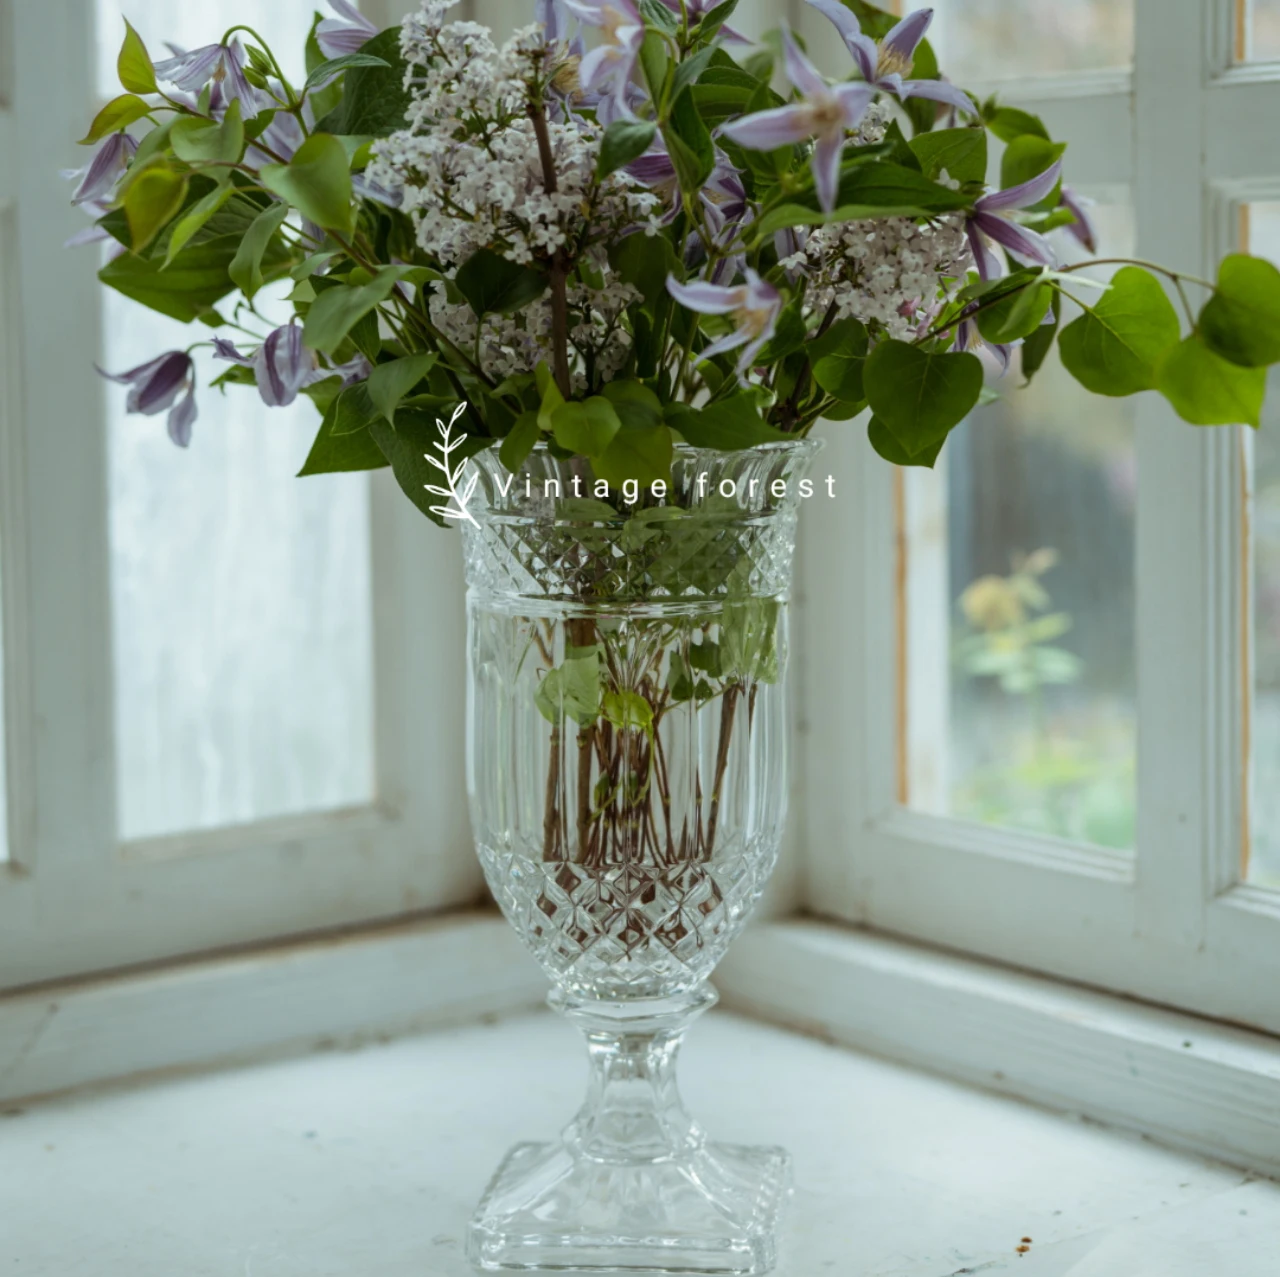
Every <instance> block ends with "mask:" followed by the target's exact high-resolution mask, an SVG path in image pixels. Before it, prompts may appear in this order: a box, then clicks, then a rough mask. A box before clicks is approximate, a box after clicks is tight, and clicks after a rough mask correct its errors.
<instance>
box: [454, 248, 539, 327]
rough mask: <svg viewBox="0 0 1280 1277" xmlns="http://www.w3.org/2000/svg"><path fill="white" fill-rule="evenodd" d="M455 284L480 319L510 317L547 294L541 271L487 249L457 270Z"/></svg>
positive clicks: (475, 254)
mask: <svg viewBox="0 0 1280 1277" xmlns="http://www.w3.org/2000/svg"><path fill="white" fill-rule="evenodd" d="M454 283H455V284H457V286H458V291H459V292H460V293H461V294H462V295H463V297H465V298H466V299H467V304H468V305H469V306H470V307H471V309H472V310H473V311H474V312H475V314H476V316H477V317H481V316H484V315H509V314H511V313H512V312H513V311H517V310H520V309H521V308H522V307H525V306H527V305H528V304H529V303H530V302H531V301H533V300H535V298H538V297H541V296H542V294H543V293H544V292H546V290H547V276H546V275H545V274H544V273H543V272H542V271H538V270H534V269H533V268H532V267H531V266H520V265H518V264H517V263H516V262H512V261H508V260H507V259H506V258H505V257H499V256H498V254H497V253H495V252H493V251H492V250H491V249H488V248H482V249H480V251H479V252H477V253H474V254H472V256H470V257H468V258H467V260H466V261H465V262H463V263H462V265H461V266H459V267H458V273H457V275H456V276H455V277H454Z"/></svg>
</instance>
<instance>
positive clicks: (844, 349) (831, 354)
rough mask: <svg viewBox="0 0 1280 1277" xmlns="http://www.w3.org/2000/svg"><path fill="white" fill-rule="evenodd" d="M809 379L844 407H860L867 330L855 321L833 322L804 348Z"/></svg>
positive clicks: (862, 393)
mask: <svg viewBox="0 0 1280 1277" xmlns="http://www.w3.org/2000/svg"><path fill="white" fill-rule="evenodd" d="M807 353H808V355H809V360H810V363H811V365H812V368H813V379H814V381H816V382H817V383H818V385H819V386H821V387H822V389H823V390H825V391H826V392H827V394H829V395H834V396H835V397H836V398H837V399H840V400H843V401H844V402H845V403H861V402H862V401H863V399H865V398H866V395H865V393H864V391H863V386H862V373H863V367H864V365H865V364H866V361H867V330H866V328H865V326H864V325H863V324H861V323H860V322H859V321H858V320H856V319H840V320H837V321H836V322H835V323H834V324H832V325H831V327H830V328H828V329H827V331H826V332H825V333H823V334H822V336H821V337H817V338H815V339H814V340H813V341H812V342H811V343H810V344H809V348H808V352H807Z"/></svg>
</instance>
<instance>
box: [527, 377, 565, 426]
mask: <svg viewBox="0 0 1280 1277" xmlns="http://www.w3.org/2000/svg"><path fill="white" fill-rule="evenodd" d="M533 374H534V379H535V384H536V385H537V388H538V393H539V395H540V396H541V398H540V400H539V402H538V428H539V429H540V430H545V431H546V432H547V433H548V434H550V433H551V415H552V413H554V412H555V410H556V409H557V408H559V407H560V405H561V404H562V403H564V396H563V395H562V394H561V393H560V387H559V386H557V385H556V382H555V378H554V377H553V376H552V375H551V369H550V368H548V367H547V364H546V360H542V361H541V362H539V364H538V366H537V367H536V368H535V369H534V370H533Z"/></svg>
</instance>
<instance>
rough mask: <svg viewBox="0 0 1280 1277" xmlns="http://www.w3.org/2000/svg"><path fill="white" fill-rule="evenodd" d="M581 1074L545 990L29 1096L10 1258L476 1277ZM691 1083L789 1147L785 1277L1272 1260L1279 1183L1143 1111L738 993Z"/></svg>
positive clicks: (258, 1274)
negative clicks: (477, 1013)
mask: <svg viewBox="0 0 1280 1277" xmlns="http://www.w3.org/2000/svg"><path fill="white" fill-rule="evenodd" d="M584 1076H585V1069H584V1057H583V1051H582V1045H581V1042H580V1040H579V1039H578V1036H577V1034H576V1033H575V1032H574V1031H573V1030H572V1029H570V1028H569V1027H568V1026H567V1025H565V1024H564V1023H563V1022H561V1021H559V1020H558V1019H556V1018H554V1017H552V1016H550V1015H549V1014H546V1013H535V1014H522V1015H518V1016H515V1017H513V1018H509V1019H504V1020H500V1021H498V1022H496V1023H491V1024H488V1025H473V1026H468V1027H463V1028H456V1029H451V1030H444V1031H437V1032H435V1033H432V1034H429V1035H426V1036H420V1037H414V1038H407V1039H403V1040H400V1041H398V1042H395V1043H391V1044H389V1045H382V1046H376V1047H372V1048H369V1049H366V1050H363V1051H359V1052H354V1053H351V1052H331V1053H325V1054H319V1055H313V1056H310V1057H307V1058H303V1059H295V1060H287V1061H273V1062H270V1063H263V1064H258V1065H255V1066H252V1067H247V1068H243V1069H240V1070H235V1071H223V1072H220V1073H213V1074H207V1075H204V1076H199V1077H182V1078H172V1079H168V1080H163V1081H156V1082H152V1083H151V1084H149V1085H147V1086H135V1087H132V1088H126V1089H118V1090H115V1091H113V1092H109V1093H106V1094H99V1095H85V1096H80V1097H69V1098H65V1099H61V1100H53V1101H49V1102H46V1103H44V1104H40V1105H34V1106H31V1107H29V1108H27V1109H26V1110H25V1111H23V1112H19V1113H14V1114H12V1115H9V1116H8V1117H7V1120H4V1121H2V1122H0V1131H2V1133H3V1140H4V1148H5V1154H4V1157H3V1159H0V1201H3V1202H4V1204H5V1210H4V1216H5V1222H4V1224H3V1225H0V1236H3V1245H2V1246H0V1250H2V1251H3V1253H4V1255H5V1259H6V1261H7V1262H8V1264H9V1265H10V1266H9V1267H8V1268H6V1270H5V1271H6V1272H9V1271H12V1272H13V1273H14V1274H15V1277H17V1275H18V1274H21V1275H22V1277H53V1275H54V1274H56V1275H57V1277H173V1274H176V1273H209V1274H211V1275H214V1274H216V1275H218V1277H224V1275H225V1277H246V1275H247V1277H368V1275H369V1274H377V1277H422V1274H431V1275H432V1277H463V1275H464V1274H468V1273H470V1272H471V1269H470V1268H469V1267H468V1266H467V1264H466V1261H465V1259H464V1257H463V1254H462V1252H461V1247H460V1239H461V1237H462V1235H463V1231H464V1229H465V1226H466V1221H467V1218H468V1215H469V1213H470V1211H471V1208H472V1207H473V1205H474V1203H475V1202H476V1201H477V1199H478V1198H479V1196H480V1193H481V1190H482V1189H483V1187H484V1185H485V1182H486V1180H487V1178H488V1176H489V1174H490V1172H491V1171H492V1170H493V1169H494V1167H495V1166H496V1164H497V1162H498V1160H499V1158H500V1157H501V1156H502V1154H503V1153H504V1152H505V1150H506V1148H507V1146H508V1145H509V1144H511V1143H513V1142H514V1141H516V1140H518V1139H523V1138H526V1137H537V1138H544V1137H547V1136H550V1135H552V1134H553V1132H555V1131H556V1130H557V1129H558V1128H559V1126H560V1125H562V1124H563V1123H564V1122H565V1121H566V1120H567V1119H568V1117H569V1116H571V1114H572V1112H573V1110H574V1108H575V1107H576V1105H577V1103H578V1102H579V1101H580V1099H581V1094H582V1086H583V1081H584ZM682 1082H683V1088H684V1091H685V1095H686V1098H687V1100H688V1101H689V1104H690V1106H691V1107H692V1109H693V1111H694V1112H695V1113H696V1114H698V1116H699V1117H700V1118H701V1119H702V1120H703V1122H704V1124H705V1125H707V1126H708V1127H709V1129H710V1130H711V1131H712V1132H713V1134H715V1135H716V1136H719V1137H723V1138H727V1139H735V1140H748V1141H760V1142H770V1143H781V1144H785V1145H786V1146H787V1147H789V1148H790V1149H791V1151H792V1153H793V1155H794V1157H795V1163H796V1194H795V1197H794V1199H793V1201H792V1202H791V1203H790V1206H789V1208H788V1211H787V1214H786V1217H785V1233H784V1242H783V1251H782V1260H781V1263H780V1265H779V1268H778V1270H777V1271H778V1274H779V1277H815V1275H816V1274H821V1273H824V1272H830V1273H833V1274H840V1277H855V1275H856V1277H943V1274H955V1273H957V1272H959V1271H964V1272H976V1271H982V1272H984V1273H986V1272H990V1273H992V1274H995V1273H1000V1272H1017V1273H1018V1274H1019V1277H1066V1275H1067V1274H1068V1273H1069V1274H1071V1277H1116V1274H1121V1273H1122V1274H1124V1275H1125V1277H1154V1275H1156V1274H1158V1275H1159V1277H1191V1275H1192V1274H1194V1277H1203V1274H1205V1273H1207V1272H1213V1273H1228V1272H1229V1273H1231V1274H1232V1277H1262V1275H1263V1274H1264V1273H1267V1272H1270V1271H1271V1269H1270V1268H1269V1267H1268V1265H1270V1264H1272V1263H1273V1261H1274V1255H1275V1247H1276V1240H1277V1237H1280V1188H1277V1187H1276V1186H1275V1185H1272V1184H1269V1183H1249V1182H1248V1177H1247V1176H1246V1175H1244V1174H1243V1173H1242V1172H1239V1171H1236V1170H1231V1169H1229V1168H1226V1167H1223V1166H1221V1165H1217V1164H1214V1163H1211V1162H1207V1161H1204V1160H1202V1159H1200V1158H1197V1157H1193V1156H1189V1155H1185V1154H1178V1153H1174V1152H1170V1151H1167V1150H1165V1149H1161V1148H1157V1147H1155V1146H1153V1145H1151V1144H1148V1143H1146V1142H1144V1141H1142V1140H1140V1139H1137V1138H1135V1137H1132V1136H1128V1135H1124V1134H1120V1133H1117V1132H1113V1131H1108V1130H1104V1129H1101V1128H1099V1127H1097V1126H1094V1125H1092V1124H1089V1123H1082V1122H1079V1121H1072V1120H1070V1119H1067V1118H1064V1117H1059V1116H1056V1115H1054V1114H1051V1113H1047V1112H1045V1111H1043V1110H1040V1109H1037V1108H1034V1107H1031V1106H1029V1105H1026V1104H1021V1103H1018V1102H1015V1101H1012V1100H1009V1099H1006V1098H1002V1097H999V1096H994V1095H991V1094H989V1093H983V1092H980V1091H975V1090H971V1089H968V1088H966V1087H964V1086H962V1085H960V1084H958V1083H954V1082H948V1081H945V1080H942V1079H939V1078H935V1077H930V1076H928V1075H926V1074H923V1073H919V1072H916V1071H914V1070H912V1069H909V1068H905V1067H903V1066H899V1065H893V1064H889V1063H885V1062H882V1061H879V1060H876V1059H872V1058H870V1057H867V1056H862V1055H859V1054H856V1053H854V1052H851V1051H846V1050H841V1049H836V1048H832V1047H830V1046H827V1045H824V1044H822V1043H820V1042H817V1041H814V1040H813V1039H811V1038H806V1037H800V1036H797V1035H793V1034H790V1033H787V1032H785V1031H783V1030H781V1029H777V1028H772V1027H769V1026H766V1025H762V1024H758V1023H752V1022H750V1021H747V1020H743V1019H740V1018H737V1017H735V1016H733V1015H729V1014H725V1013H722V1012H715V1013H713V1014H712V1015H711V1016H710V1017H708V1019H707V1020H705V1021H703V1022H702V1023H701V1024H699V1025H698V1026H697V1027H696V1028H695V1029H694V1030H693V1032H692V1034H691V1036H690V1041H689V1045H688V1047H687V1049H686V1054H685V1058H684V1060H683V1062H682ZM1024 1237H1030V1238H1031V1239H1032V1241H1031V1243H1030V1249H1029V1251H1028V1252H1027V1253H1026V1254H1025V1255H1019V1254H1018V1253H1017V1249H1016V1248H1017V1247H1018V1246H1019V1245H1021V1244H1025V1243H1023V1242H1022V1239H1023V1238H1024Z"/></svg>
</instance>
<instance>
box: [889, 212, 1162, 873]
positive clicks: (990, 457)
mask: <svg viewBox="0 0 1280 1277" xmlns="http://www.w3.org/2000/svg"><path fill="white" fill-rule="evenodd" d="M1095 214H1096V216H1097V220H1098V222H1099V225H1100V229H1101V232H1102V237H1103V240H1104V243H1105V247H1106V248H1107V249H1108V250H1109V251H1110V250H1114V251H1116V252H1117V253H1127V252H1131V251H1132V248H1131V244H1132V238H1133V236H1132V215H1131V213H1130V211H1129V209H1128V208H1126V207H1120V206H1101V207H1099V208H1097V209H1096V210H1095ZM1065 251H1066V250H1065V249H1064V254H1065ZM1077 287H1078V286H1077ZM1069 318H1070V316H1069V315H1066V316H1064V319H1069ZM1017 358H1018V352H1016V351H1015V352H1014V364H1013V366H1012V367H1011V368H1010V370H1009V372H1008V374H1007V375H1006V376H1005V378H1004V379H1003V380H1000V381H994V382H992V383H991V384H992V388H993V389H995V390H997V392H998V393H999V394H1000V395H1001V396H1002V397H1001V399H1000V400H998V401H997V402H995V403H991V404H989V405H987V406H985V407H982V408H980V409H979V410H978V411H977V412H975V413H974V414H973V415H972V416H971V417H970V419H969V420H968V421H967V422H965V423H964V425H962V426H961V427H960V428H959V429H958V430H956V431H955V433H954V434H953V435H952V436H951V438H950V439H949V440H948V442H947V445H946V447H945V448H944V449H943V461H942V462H940V465H939V468H938V469H937V470H935V471H933V472H929V471H924V470H909V471H905V472H904V473H903V474H902V477H901V480H900V482H901V483H902V489H901V494H900V515H901V519H902V522H903V531H904V533H905V537H904V538H903V540H902V542H901V543H902V544H903V545H904V547H905V549H904V557H903V561H902V563H901V572H900V581H901V585H902V595H901V600H900V618H901V623H902V624H903V626H904V634H903V640H904V641H903V645H902V650H903V674H902V682H901V698H902V712H903V717H904V720H905V741H906V749H905V756H904V758H903V771H904V775H903V776H902V778H901V783H900V789H901V791H902V797H903V799H904V800H905V801H906V802H907V803H908V804H909V805H910V806H912V807H914V808H916V809H917V810H922V811H926V812H930V813H933V814H936V815H941V816H953V817H959V818H962V819H968V820H977V821H981V822H983V823H985V824H990V825H997V826H1001V827H1005V828H1012V829H1022V830H1029V831H1032V832H1035V833H1042V834H1047V835H1052V836H1055V837H1061V838H1069V839H1072V840H1073V841H1077V842H1086V843H1092V844H1097V845H1101V846H1105V847H1110V848H1114V849H1118V850H1129V849H1131V848H1132V846H1133V836H1134V823H1135V806H1136V789H1135V761H1136V741H1137V727H1136V705H1135V689H1136V673H1135V652H1134V633H1133V627H1134V586H1133V563H1134V513H1135V498H1136V463H1135V450H1134V428H1133V409H1132V405H1131V402H1130V401H1125V400H1098V399H1095V398H1093V397H1091V396H1089V395H1087V394H1085V393H1084V391H1083V390H1082V389H1081V388H1080V387H1079V386H1078V385H1077V384H1076V383H1075V382H1074V381H1073V380H1072V379H1071V377H1070V376H1069V375H1068V374H1067V373H1066V371H1065V370H1064V369H1063V368H1062V367H1061V365H1060V364H1059V363H1058V362H1057V356H1056V353H1055V355H1054V356H1052V358H1051V362H1050V363H1049V364H1047V365H1046V367H1045V368H1044V369H1043V370H1042V371H1041V372H1040V374H1039V375H1038V376H1037V378H1036V380H1035V381H1034V382H1033V383H1032V385H1031V387H1030V388H1028V389H1022V388H1021V377H1020V375H1019V368H1018V362H1017Z"/></svg>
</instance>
